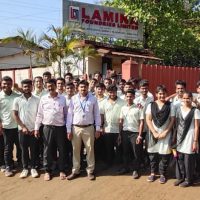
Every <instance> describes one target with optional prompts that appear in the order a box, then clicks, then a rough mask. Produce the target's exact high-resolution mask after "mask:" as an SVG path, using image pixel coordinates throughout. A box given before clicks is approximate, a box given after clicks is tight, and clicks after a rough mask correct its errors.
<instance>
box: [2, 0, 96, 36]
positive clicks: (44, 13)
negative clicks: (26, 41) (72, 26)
mask: <svg viewBox="0 0 200 200" xmlns="http://www.w3.org/2000/svg"><path fill="white" fill-rule="evenodd" d="M76 1H81V2H85V3H93V4H96V3H97V2H98V0H76ZM51 25H54V26H56V27H58V26H62V0H29V1H28V0H11V1H8V0H0V39H1V38H5V37H8V36H15V35H17V30H18V29H20V28H22V29H23V30H24V31H26V30H29V29H31V30H32V31H34V33H35V34H36V35H37V36H38V37H39V36H40V35H42V33H44V32H45V33H46V32H47V31H48V28H49V27H50V26H51Z"/></svg>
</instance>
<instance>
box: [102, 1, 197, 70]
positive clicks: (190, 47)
mask: <svg viewBox="0 0 200 200" xmlns="http://www.w3.org/2000/svg"><path fill="white" fill-rule="evenodd" d="M105 3H106V5H109V6H114V7H117V8H122V9H124V10H125V13H126V14H127V15H128V16H129V17H134V18H135V19H137V20H138V21H139V22H142V23H143V24H144V43H143V47H144V48H148V49H151V50H153V51H154V53H155V54H156V55H157V56H158V57H161V58H163V59H164V63H165V64H168V65H189V66H200V61H199V57H200V35H199V32H200V12H199V9H196V8H199V7H198V6H197V0H176V1H173V0H168V1H166V0H151V1H149V0H107V1H105ZM198 5H199V4H198ZM132 44H134V43H130V45H132Z"/></svg>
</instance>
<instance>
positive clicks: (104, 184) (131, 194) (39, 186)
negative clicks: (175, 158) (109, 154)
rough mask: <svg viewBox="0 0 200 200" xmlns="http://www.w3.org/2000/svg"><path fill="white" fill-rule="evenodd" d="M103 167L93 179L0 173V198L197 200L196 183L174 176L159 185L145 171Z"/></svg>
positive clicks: (31, 199)
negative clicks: (136, 174)
mask: <svg viewBox="0 0 200 200" xmlns="http://www.w3.org/2000/svg"><path fill="white" fill-rule="evenodd" d="M110 174H111V172H109V171H104V172H102V173H101V174H99V175H98V176H97V178H96V180H95V181H89V180H88V179H87V177H85V176H82V177H80V178H77V179H76V180H73V181H67V180H64V181H61V180H60V179H59V177H54V178H53V179H52V180H51V181H49V182H44V181H43V174H42V175H41V176H40V178H37V179H33V178H31V177H28V178H26V179H23V180H21V179H19V173H16V174H15V176H14V177H9V178H8V177H5V176H4V174H3V173H1V174H0V200H26V199H27V200H43V199H44V200H57V199H58V200H68V199H69V200H98V199H99V200H174V199H175V200H179V199H180V200H198V199H200V184H197V185H195V186H193V187H189V188H180V187H174V186H173V182H174V179H171V180H168V182H167V183H166V184H164V185H161V184H160V183H159V182H158V180H156V181H155V182H154V183H148V182H147V181H146V179H147V175H145V176H142V177H140V179H138V180H133V179H132V177H131V174H130V175H125V176H115V175H110Z"/></svg>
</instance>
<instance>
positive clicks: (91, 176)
mask: <svg viewBox="0 0 200 200" xmlns="http://www.w3.org/2000/svg"><path fill="white" fill-rule="evenodd" d="M88 178H89V180H90V181H94V180H95V175H94V174H93V173H90V174H88Z"/></svg>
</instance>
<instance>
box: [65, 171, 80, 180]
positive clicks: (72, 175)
mask: <svg viewBox="0 0 200 200" xmlns="http://www.w3.org/2000/svg"><path fill="white" fill-rule="evenodd" d="M79 175H80V174H74V173H71V174H70V175H69V176H68V177H67V180H68V181H71V180H73V179H75V178H77V177H79Z"/></svg>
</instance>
